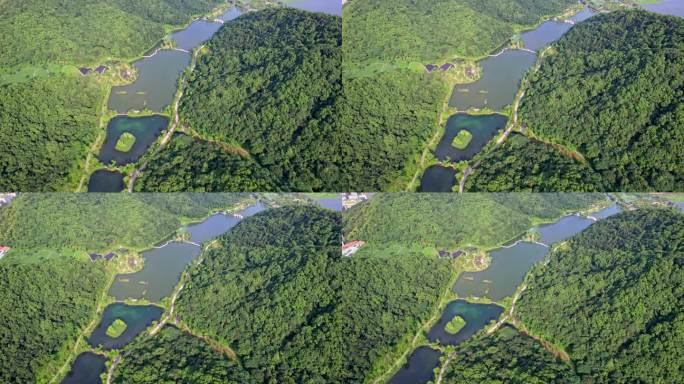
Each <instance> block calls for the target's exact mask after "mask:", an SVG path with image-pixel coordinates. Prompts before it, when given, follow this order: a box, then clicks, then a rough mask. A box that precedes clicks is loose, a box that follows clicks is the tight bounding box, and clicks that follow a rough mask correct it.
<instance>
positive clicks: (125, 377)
mask: <svg viewBox="0 0 684 384" xmlns="http://www.w3.org/2000/svg"><path fill="white" fill-rule="evenodd" d="M249 382H250V377H249V375H248V374H247V372H246V370H245V369H244V368H242V367H241V366H240V364H239V363H238V362H236V361H235V360H231V359H229V358H227V357H226V356H224V355H223V354H221V353H218V352H216V351H214V350H212V349H211V348H210V347H208V346H207V344H206V343H204V341H202V340H200V339H198V338H197V337H194V336H192V335H189V334H187V333H185V332H183V331H180V330H179V329H177V328H174V327H170V326H166V327H164V328H162V330H161V331H160V332H159V333H158V334H157V335H155V336H154V337H150V338H144V339H138V340H136V341H135V342H133V343H131V344H129V345H128V346H126V348H125V349H124V350H123V351H122V359H121V363H120V364H119V365H118V366H117V367H116V370H115V371H114V377H113V379H112V383H114V384H157V383H198V384H200V383H201V384H242V383H249Z"/></svg>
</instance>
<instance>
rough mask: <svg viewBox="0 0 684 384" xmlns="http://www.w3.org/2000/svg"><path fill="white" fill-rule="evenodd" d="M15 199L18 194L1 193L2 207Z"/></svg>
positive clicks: (0, 201)
mask: <svg viewBox="0 0 684 384" xmlns="http://www.w3.org/2000/svg"><path fill="white" fill-rule="evenodd" d="M15 197H17V194H16V193H0V207H1V206H3V205H5V204H9V202H10V201H12V199H14V198H15Z"/></svg>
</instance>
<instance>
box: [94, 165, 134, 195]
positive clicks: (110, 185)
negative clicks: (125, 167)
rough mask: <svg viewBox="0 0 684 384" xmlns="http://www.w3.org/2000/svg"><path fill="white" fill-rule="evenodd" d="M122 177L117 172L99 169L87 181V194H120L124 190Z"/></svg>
mask: <svg viewBox="0 0 684 384" xmlns="http://www.w3.org/2000/svg"><path fill="white" fill-rule="evenodd" d="M123 179H124V175H123V174H122V173H120V172H117V171H108V170H106V169H100V170H97V171H95V172H93V174H92V175H90V180H88V192H121V191H123V190H124V188H126V185H125V184H124V181H123Z"/></svg>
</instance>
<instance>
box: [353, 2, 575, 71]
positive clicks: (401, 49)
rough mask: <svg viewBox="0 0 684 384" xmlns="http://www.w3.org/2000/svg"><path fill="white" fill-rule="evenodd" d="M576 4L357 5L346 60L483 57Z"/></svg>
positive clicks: (385, 60) (415, 3)
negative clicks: (521, 30) (518, 30)
mask: <svg viewBox="0 0 684 384" xmlns="http://www.w3.org/2000/svg"><path fill="white" fill-rule="evenodd" d="M575 4H576V1H574V0H495V1H492V0H489V1H481V0H456V1H454V0H423V1H419V2H416V1H412V0H395V1H384V0H367V1H353V2H350V3H349V4H348V5H346V6H345V7H344V10H343V11H344V15H343V20H344V55H345V60H348V61H350V62H355V63H365V64H367V63H370V62H374V61H384V62H396V61H426V60H427V61H439V60H448V59H450V58H454V57H480V56H483V55H485V54H488V53H490V52H491V51H494V50H495V49H496V48H498V47H500V46H502V45H503V44H504V43H505V42H506V41H507V40H508V39H510V38H511V37H512V36H513V35H514V34H515V31H516V28H520V26H523V25H526V26H529V25H534V24H536V23H538V22H539V21H540V19H541V18H542V17H543V16H551V15H555V14H558V13H561V12H562V11H564V10H565V9H567V8H569V7H571V6H573V5H575ZM425 64H428V63H427V62H426V63H425ZM440 64H441V63H440Z"/></svg>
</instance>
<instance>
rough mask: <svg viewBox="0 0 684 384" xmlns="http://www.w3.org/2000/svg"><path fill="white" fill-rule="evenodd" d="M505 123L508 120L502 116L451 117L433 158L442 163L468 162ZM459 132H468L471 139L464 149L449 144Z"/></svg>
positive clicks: (465, 115)
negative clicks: (435, 157)
mask: <svg viewBox="0 0 684 384" xmlns="http://www.w3.org/2000/svg"><path fill="white" fill-rule="evenodd" d="M507 121H508V118H507V117H505V116H502V115H483V116H473V115H468V114H466V113H458V114H456V115H453V116H451V117H450V118H449V120H448V121H447V125H446V131H445V133H444V136H442V140H440V142H439V144H438V145H437V149H436V150H435V156H437V158H438V159H439V160H442V161H453V162H459V161H462V160H470V159H472V158H473V156H475V155H476V154H477V153H478V152H480V151H481V150H482V148H484V146H485V145H487V143H488V142H489V141H491V140H492V138H493V137H494V136H496V133H497V132H498V131H499V130H501V129H503V128H504V127H505V126H506V122H507ZM461 131H468V132H470V133H471V134H472V135H473V138H472V140H471V141H470V143H469V144H468V146H467V147H466V148H465V149H456V148H455V147H454V146H452V145H451V143H452V141H453V140H454V138H455V137H456V136H458V133H459V132H461Z"/></svg>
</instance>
